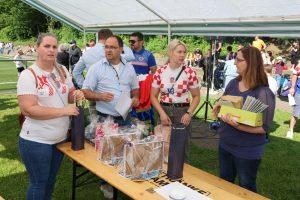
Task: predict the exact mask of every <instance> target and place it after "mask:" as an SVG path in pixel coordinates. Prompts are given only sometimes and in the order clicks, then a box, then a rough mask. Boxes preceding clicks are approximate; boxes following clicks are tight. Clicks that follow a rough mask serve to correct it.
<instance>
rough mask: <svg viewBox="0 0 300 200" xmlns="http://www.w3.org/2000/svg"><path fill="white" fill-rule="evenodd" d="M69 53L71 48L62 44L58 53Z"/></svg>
mask: <svg viewBox="0 0 300 200" xmlns="http://www.w3.org/2000/svg"><path fill="white" fill-rule="evenodd" d="M64 51H69V46H68V44H66V43H62V44H60V45H59V47H58V52H64Z"/></svg>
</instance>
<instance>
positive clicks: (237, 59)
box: [235, 57, 245, 63]
mask: <svg viewBox="0 0 300 200" xmlns="http://www.w3.org/2000/svg"><path fill="white" fill-rule="evenodd" d="M235 61H236V62H238V63H240V62H243V61H245V60H244V59H240V58H238V57H236V58H235Z"/></svg>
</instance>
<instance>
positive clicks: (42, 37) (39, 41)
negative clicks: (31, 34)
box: [36, 33, 58, 46]
mask: <svg viewBox="0 0 300 200" xmlns="http://www.w3.org/2000/svg"><path fill="white" fill-rule="evenodd" d="M48 36H49V37H53V38H55V39H56V41H58V40H57V37H56V35H54V34H53V33H40V34H39V36H38V38H37V40H36V45H37V46H40V45H41V43H42V42H43V39H44V37H48Z"/></svg>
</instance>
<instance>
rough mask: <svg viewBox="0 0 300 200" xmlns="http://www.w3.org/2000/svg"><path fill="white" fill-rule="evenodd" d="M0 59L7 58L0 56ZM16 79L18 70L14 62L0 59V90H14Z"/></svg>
mask: <svg viewBox="0 0 300 200" xmlns="http://www.w3.org/2000/svg"><path fill="white" fill-rule="evenodd" d="M0 60H8V58H7V57H3V56H0ZM17 81H18V72H17V69H16V65H15V63H14V62H12V61H7V62H3V61H0V92H2V93H3V92H5V91H9V90H15V89H16V85H17V84H16V82H17ZM8 82H11V83H8Z"/></svg>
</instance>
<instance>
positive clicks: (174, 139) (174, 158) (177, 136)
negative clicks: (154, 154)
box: [167, 124, 188, 180]
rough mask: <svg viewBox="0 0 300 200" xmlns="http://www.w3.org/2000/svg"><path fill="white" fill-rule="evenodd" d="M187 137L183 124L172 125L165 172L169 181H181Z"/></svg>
mask: <svg viewBox="0 0 300 200" xmlns="http://www.w3.org/2000/svg"><path fill="white" fill-rule="evenodd" d="M187 137H188V134H187V131H186V127H185V126H184V125H183V124H174V125H172V129H171V140H170V149H169V159H168V171H167V176H168V178H170V179H171V180H177V179H181V178H182V176H183V165H184V155H185V145H186V140H187Z"/></svg>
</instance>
